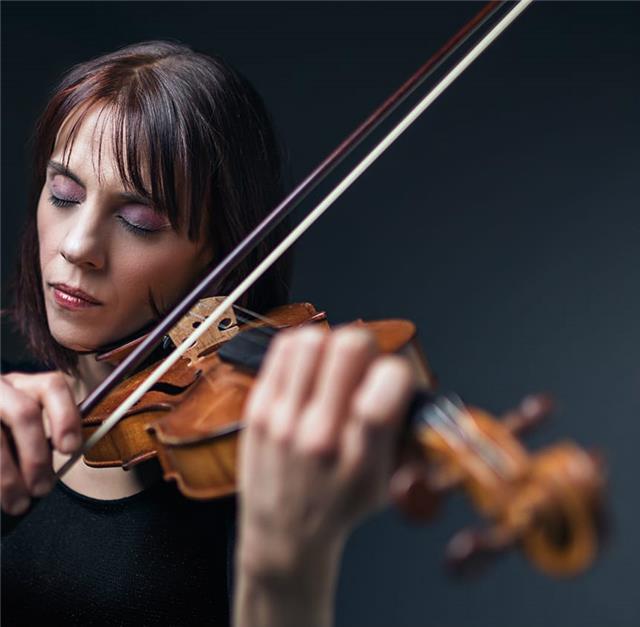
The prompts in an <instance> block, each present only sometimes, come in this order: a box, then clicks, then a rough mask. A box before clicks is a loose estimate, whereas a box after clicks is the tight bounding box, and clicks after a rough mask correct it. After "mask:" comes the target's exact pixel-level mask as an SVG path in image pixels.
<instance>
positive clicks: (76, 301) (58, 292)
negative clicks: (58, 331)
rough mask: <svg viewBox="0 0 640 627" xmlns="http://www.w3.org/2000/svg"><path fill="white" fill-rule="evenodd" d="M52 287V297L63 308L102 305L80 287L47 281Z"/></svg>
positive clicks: (83, 307)
mask: <svg viewBox="0 0 640 627" xmlns="http://www.w3.org/2000/svg"><path fill="white" fill-rule="evenodd" d="M49 286H50V287H51V288H52V289H53V297H54V299H55V301H56V303H58V305H60V306H61V307H64V308H65V309H85V308H87V307H96V306H98V305H102V303H101V302H100V301H99V300H98V299H97V298H94V297H93V296H91V295H90V294H87V293H86V292H84V291H82V290H81V289H80V288H77V287H72V286H71V285H66V284H65V283H49Z"/></svg>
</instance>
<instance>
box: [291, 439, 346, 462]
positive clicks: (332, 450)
mask: <svg viewBox="0 0 640 627" xmlns="http://www.w3.org/2000/svg"><path fill="white" fill-rule="evenodd" d="M298 449H299V451H300V453H301V455H303V456H304V457H307V458H309V459H312V460H316V461H320V462H324V461H331V460H333V459H334V458H335V457H336V455H337V446H336V444H335V443H334V442H333V441H332V440H331V439H330V438H329V437H327V436H324V435H321V434H315V435H312V436H309V437H306V438H302V439H301V440H300V442H299V445H298Z"/></svg>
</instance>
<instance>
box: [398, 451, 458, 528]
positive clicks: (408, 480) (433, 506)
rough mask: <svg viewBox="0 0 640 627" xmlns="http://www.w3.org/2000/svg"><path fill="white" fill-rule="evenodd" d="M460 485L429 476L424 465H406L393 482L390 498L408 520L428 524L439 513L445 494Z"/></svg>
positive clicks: (454, 479)
mask: <svg viewBox="0 0 640 627" xmlns="http://www.w3.org/2000/svg"><path fill="white" fill-rule="evenodd" d="M458 483H459V482H458V480H457V479H456V478H453V477H452V478H445V477H438V476H435V475H430V474H429V472H428V470H427V469H426V468H425V467H424V462H407V463H404V464H403V465H401V466H400V467H399V468H398V469H397V470H396V471H395V472H394V474H393V477H392V478H391V484H390V489H389V492H390V498H391V500H392V501H393V502H394V503H395V504H396V505H397V507H398V508H399V509H400V511H401V512H402V513H403V514H404V515H405V516H406V517H407V518H408V519H409V520H411V521H413V522H425V521H428V520H431V519H432V518H433V517H434V516H435V515H436V514H437V513H438V509H439V506H440V502H441V500H442V496H443V494H444V493H445V492H447V491H448V490H449V489H451V488H454V487H456V486H457V485H458Z"/></svg>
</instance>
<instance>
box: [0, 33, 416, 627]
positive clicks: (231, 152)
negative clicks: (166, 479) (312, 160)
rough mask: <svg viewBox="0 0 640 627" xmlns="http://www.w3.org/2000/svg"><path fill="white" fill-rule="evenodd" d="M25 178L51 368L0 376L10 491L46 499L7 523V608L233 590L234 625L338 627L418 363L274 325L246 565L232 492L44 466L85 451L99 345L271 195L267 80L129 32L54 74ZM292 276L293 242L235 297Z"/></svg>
mask: <svg viewBox="0 0 640 627" xmlns="http://www.w3.org/2000/svg"><path fill="white" fill-rule="evenodd" d="M34 177H35V181H34V193H35V195H34V199H33V202H32V203H31V204H32V208H33V213H32V215H31V216H30V218H29V222H28V225H27V228H26V231H25V236H24V241H23V246H22V257H21V263H20V267H19V273H18V281H17V283H16V285H17V291H16V307H15V314H16V319H17V321H18V323H19V324H20V326H21V329H22V330H23V332H24V334H25V336H26V338H27V340H28V343H29V346H30V347H31V349H32V351H33V353H34V356H35V357H36V358H37V359H39V360H40V361H41V362H42V363H43V364H45V365H46V366H47V367H48V368H50V369H51V368H53V369H56V371H55V372H47V373H41V374H35V375H34V374H23V373H10V374H7V375H4V376H3V377H2V380H1V382H0V386H1V389H0V398H1V399H2V400H1V401H0V402H1V403H2V406H1V410H2V411H1V415H2V426H3V429H2V456H1V460H2V461H1V472H2V495H1V499H2V508H3V510H4V511H5V512H7V513H9V514H11V515H20V514H23V513H24V512H25V511H26V510H27V509H28V508H29V506H30V500H31V498H32V497H42V496H44V495H46V494H48V493H49V492H50V491H52V494H50V495H49V496H48V498H46V499H43V500H42V501H40V502H39V503H38V504H37V506H36V507H34V508H33V511H31V512H30V513H29V515H28V516H27V517H26V518H25V519H24V520H23V521H22V523H21V524H19V525H18V526H17V527H16V528H15V529H14V530H13V531H12V532H10V533H9V534H7V535H6V537H5V538H4V539H3V564H2V567H3V577H2V582H3V608H2V610H3V619H4V620H5V621H6V624H12V625H13V624H20V623H23V624H35V623H39V622H44V621H45V620H46V621H48V622H50V623H54V624H55V623H57V622H62V621H64V622H66V623H70V624H74V623H80V622H82V623H91V622H94V623H98V624H102V623H105V624H106V623H111V624H113V623H115V624H129V623H131V624H133V623H136V624H151V623H153V624H171V625H178V624H185V623H192V624H193V623H194V621H196V623H195V624H204V623H205V622H206V623H212V624H225V623H227V622H228V621H229V614H230V612H229V607H228V606H229V598H230V597H231V596H233V599H234V608H235V611H234V612H233V615H234V622H235V623H236V624H238V625H251V626H257V625H280V626H282V625H288V624H291V625H301V624H304V625H315V624H318V625H321V624H330V622H331V617H332V605H333V590H334V586H335V581H336V575H337V569H338V564H339V559H340V554H341V551H342V547H343V544H344V541H345V539H346V537H347V535H348V533H349V531H350V530H351V528H352V527H353V525H354V524H355V523H356V522H357V521H358V520H359V519H360V518H361V517H362V516H363V515H365V514H366V513H368V512H369V511H371V510H372V509H373V508H375V507H378V506H379V505H380V504H382V503H383V502H384V495H385V493H386V484H387V481H388V476H389V472H390V463H391V460H392V454H393V449H394V435H395V430H396V428H397V424H398V421H399V419H400V417H401V415H402V413H403V411H404V409H405V406H406V403H407V399H408V396H409V394H410V389H411V375H410V372H409V368H408V366H407V365H406V364H405V363H404V362H403V361H401V360H399V359H396V358H392V357H385V358H382V357H378V356H376V354H375V350H374V349H373V347H372V343H371V341H370V339H369V337H368V336H367V335H366V334H365V333H364V332H362V331H358V330H354V329H349V328H346V329H343V330H341V331H338V332H336V333H334V334H332V335H330V336H329V335H326V334H324V333H322V332H320V331H318V330H315V329H311V328H307V329H302V330H297V331H291V332H287V333H283V334H281V335H280V336H279V337H278V338H277V339H276V341H275V342H274V345H273V346H272V349H271V350H270V352H269V354H268V356H267V359H266V362H265V365H264V367H263V368H262V371H261V373H260V376H259V378H258V381H257V384H256V386H255V388H254V391H253V393H252V396H251V398H250V399H249V401H248V403H247V409H246V416H245V417H246V419H247V421H248V423H249V427H248V429H247V432H246V435H245V437H244V439H243V447H242V452H241V468H240V476H241V494H242V496H241V502H240V508H239V516H238V521H237V523H238V524H237V530H238V534H239V535H238V541H237V546H236V547H235V569H234V568H232V566H233V563H234V560H233V559H232V557H230V556H233V549H234V540H233V538H234V531H235V528H236V526H235V524H234V519H235V507H234V503H233V502H232V501H230V500H227V501H223V502H212V503H199V502H191V501H187V500H186V499H184V498H182V497H181V496H180V495H179V494H177V493H176V491H175V490H174V488H173V487H172V486H170V485H168V484H165V483H163V482H162V481H161V479H160V477H159V471H158V467H157V465H156V464H155V462H147V463H145V464H143V465H142V466H141V467H139V468H138V469H137V470H135V471H131V472H123V471H122V470H120V469H92V468H89V467H87V466H85V465H84V464H82V463H78V464H76V466H75V467H74V468H73V469H72V470H71V471H70V472H69V473H68V474H67V475H66V476H65V477H64V479H63V480H62V481H61V482H58V483H54V481H53V472H54V470H55V469H56V468H58V467H59V466H60V465H62V463H64V460H65V459H66V458H67V456H68V455H69V454H71V453H73V452H74V451H75V450H76V449H77V448H78V447H79V446H80V427H79V416H78V412H77V409H76V403H77V402H79V401H80V400H81V399H82V398H83V397H84V396H86V394H87V393H88V392H89V391H90V390H91V389H93V388H94V387H95V386H96V385H97V384H98V383H99V382H100V381H101V380H103V379H104V378H105V377H106V376H107V374H108V372H109V366H108V365H106V364H105V363H104V362H98V361H96V360H95V352H96V351H97V350H98V349H101V348H104V347H105V346H109V345H113V344H117V343H120V342H122V340H123V339H125V338H127V337H129V336H132V335H136V334H137V333H140V332H141V331H142V330H144V329H145V328H147V327H148V326H149V325H152V324H153V322H154V320H155V319H156V318H157V317H158V316H159V315H161V313H162V312H164V311H166V310H168V309H169V308H170V307H171V306H172V305H173V304H174V303H175V302H176V301H177V300H178V299H179V298H180V297H181V296H183V295H184V294H185V293H186V291H188V289H189V288H190V287H192V286H193V284H194V282H195V281H196V280H197V279H198V278H199V277H201V276H202V274H203V273H204V272H205V271H206V270H208V269H209V268H211V267H212V266H213V265H215V264H216V263H217V262H218V261H219V260H220V259H221V258H223V257H224V256H225V255H226V254H227V253H228V252H229V250H231V249H232V248H233V247H234V246H235V245H236V244H237V243H238V241H240V239H242V237H243V236H244V235H245V234H246V233H247V232H248V230H250V229H251V228H252V227H253V226H255V224H257V222H258V221H259V220H260V219H261V218H262V217H263V216H264V215H265V213H266V212H267V211H268V210H269V209H271V208H272V207H273V206H274V205H275V203H276V201H277V200H279V198H280V195H281V182H280V167H279V160H278V151H277V145H276V141H275V139H274V134H273V131H272V128H271V125H270V122H269V118H268V115H267V114H266V112H265V109H264V106H263V104H262V102H261V100H260V98H259V96H258V95H257V94H256V93H255V91H254V90H253V89H252V88H251V86H250V85H249V84H248V83H247V82H246V80H244V79H243V78H242V77H240V76H239V75H238V74H237V73H235V72H234V71H232V70H231V69H230V68H229V67H228V66H226V65H225V64H224V63H222V62H221V61H220V60H219V59H213V58H210V57H207V56H205V55H200V54H196V53H194V52H192V51H191V50H190V49H189V48H187V47H186V46H182V45H178V44H173V43H165V42H147V43H142V44H138V45H133V46H129V47H127V48H124V49H122V50H119V51H117V52H115V53H113V54H108V55H105V56H103V57H100V58H98V59H95V60H92V61H89V62H88V63H85V64H82V65H79V66H77V67H75V68H73V69H72V70H71V71H70V72H69V73H68V74H67V75H66V76H65V77H64V78H63V80H62V82H61V84H60V85H59V87H58V88H57V89H56V90H55V92H54V93H53V95H52V97H51V99H50V102H49V103H48V105H47V107H46V108H45V111H44V113H43V114H42V116H41V118H40V120H39V122H38V125H37V128H36V133H35V155H34ZM277 237H278V234H277V233H276V234H274V236H272V238H271V239H270V240H268V241H267V242H266V243H265V245H263V246H262V247H261V248H260V249H259V250H258V251H256V253H255V254H254V255H252V256H251V257H250V258H249V260H248V261H247V262H246V263H245V264H243V266H241V267H240V268H239V269H238V270H237V271H236V273H234V275H233V276H232V277H231V278H230V280H229V284H228V285H227V286H225V287H224V289H223V290H222V292H223V293H224V292H225V291H226V290H228V289H229V287H230V286H231V285H233V283H234V282H235V281H237V279H238V278H239V277H241V276H243V275H244V274H245V273H246V272H247V269H248V268H249V267H251V266H252V265H253V264H255V262H256V259H258V258H260V257H262V256H263V255H264V253H265V251H266V250H268V249H269V247H270V246H271V245H272V243H273V241H275V239H274V238H277ZM287 276H288V260H286V259H285V260H284V261H282V262H280V263H279V264H278V265H276V266H275V267H274V269H273V270H272V271H271V272H269V273H268V274H267V275H265V277H264V278H263V279H262V281H261V282H260V283H259V284H257V285H256V286H255V287H254V288H253V290H252V291H251V292H250V293H249V294H248V295H247V297H246V300H245V305H246V306H247V307H249V308H251V309H254V310H257V311H266V310H268V309H269V308H270V307H272V306H275V305H277V304H280V303H282V302H284V301H285V300H286V298H287V288H286V281H287ZM47 432H49V433H50V436H51V442H52V446H53V451H50V448H49V445H48V443H47V439H46V438H47ZM234 570H235V575H234V577H235V588H234V586H232V585H231V583H232V581H233V580H232V575H231V573H232V572H233V571H234ZM232 589H233V590H234V594H233V595H232V594H231V591H232Z"/></svg>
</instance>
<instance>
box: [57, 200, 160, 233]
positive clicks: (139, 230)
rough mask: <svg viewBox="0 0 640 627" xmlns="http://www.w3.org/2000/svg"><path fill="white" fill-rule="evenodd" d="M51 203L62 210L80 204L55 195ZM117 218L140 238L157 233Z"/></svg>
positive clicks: (120, 217) (119, 217)
mask: <svg viewBox="0 0 640 627" xmlns="http://www.w3.org/2000/svg"><path fill="white" fill-rule="evenodd" d="M49 202H50V203H51V204H52V205H53V206H54V207H61V208H66V207H70V206H71V205H77V204H78V202H77V201H75V200H65V199H64V198H58V197H57V196H54V195H53V194H52V195H51V196H49ZM116 217H117V218H118V220H119V221H120V223H121V224H122V226H123V227H124V228H125V229H127V231H130V232H131V233H133V234H134V235H138V236H139V237H149V235H153V234H154V233H156V231H153V230H152V229H145V228H144V227H142V226H137V225H135V224H131V222H127V220H125V219H124V218H123V217H122V216H116Z"/></svg>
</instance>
